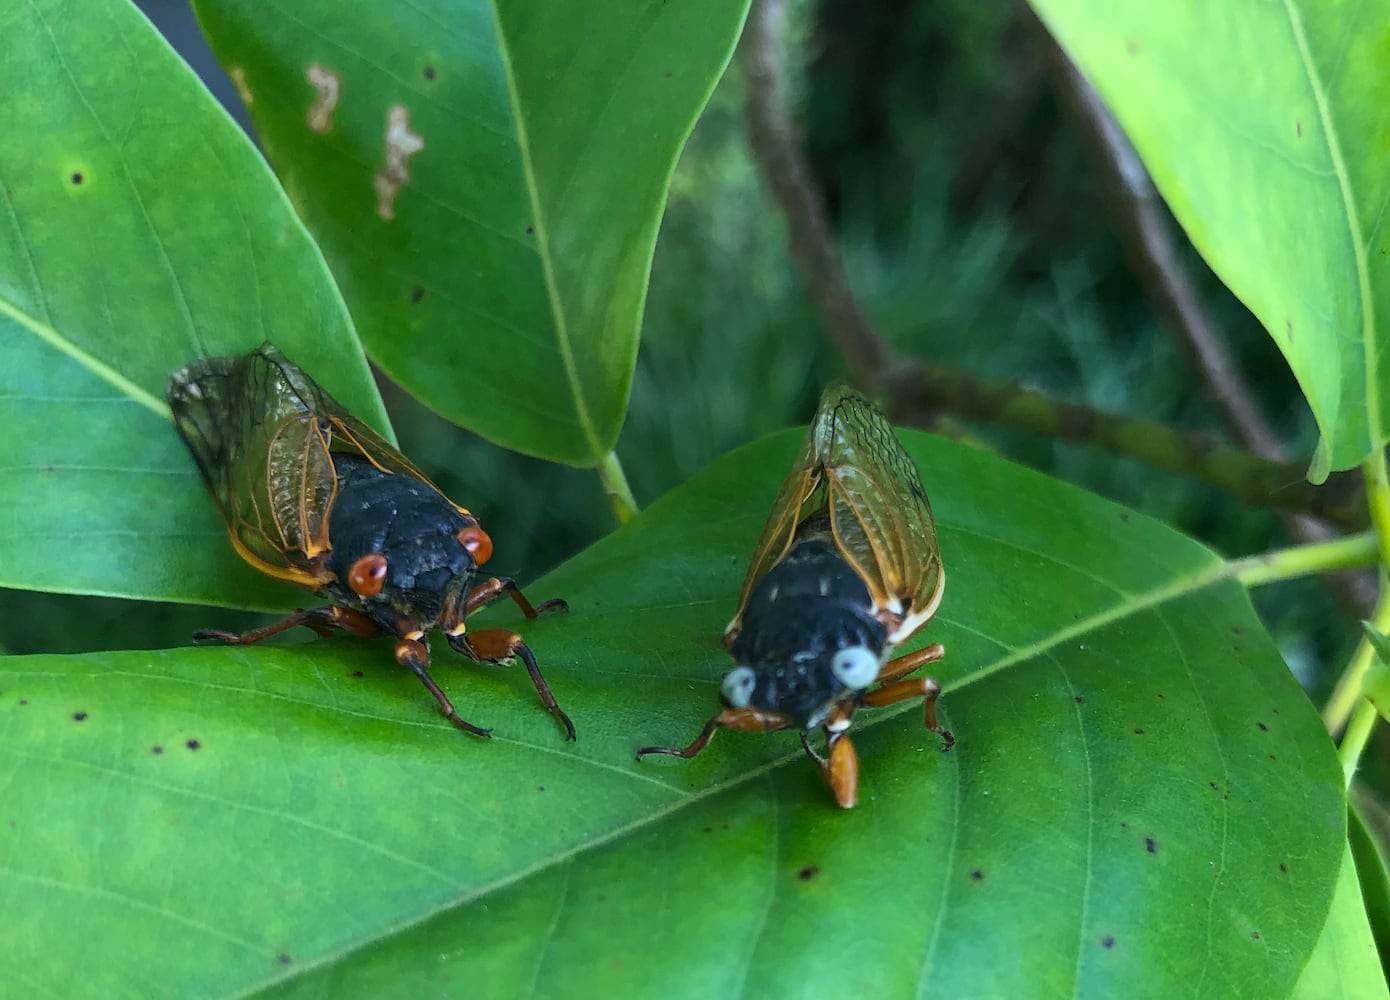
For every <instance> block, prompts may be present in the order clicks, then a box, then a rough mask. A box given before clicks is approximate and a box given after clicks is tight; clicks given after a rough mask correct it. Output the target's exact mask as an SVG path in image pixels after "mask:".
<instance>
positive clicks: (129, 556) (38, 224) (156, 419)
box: [0, 0, 386, 606]
mask: <svg viewBox="0 0 1390 1000" xmlns="http://www.w3.org/2000/svg"><path fill="white" fill-rule="evenodd" d="M4 23H5V38H6V50H7V51H6V56H5V58H4V59H2V60H0V112H3V118H4V120H5V122H6V125H7V127H8V135H9V140H8V141H6V142H4V143H0V199H2V201H0V426H3V427H4V428H5V434H4V436H3V438H0V511H3V512H4V514H3V516H2V517H0V545H3V548H4V551H5V558H4V559H3V560H0V586H6V587H25V588H30V589H36V590H55V591H68V592H77V593H97V594H119V595H122V596H127V597H148V598H171V599H182V600H197V601H204V602H216V603H249V604H252V605H256V604H260V605H262V606H284V605H285V604H286V603H287V601H288V599H287V598H286V597H285V596H284V595H285V593H287V588H284V587H280V586H278V585H275V584H272V583H271V582H270V581H268V580H266V579H264V578H262V577H260V576H259V575H258V574H255V573H253V572H252V571H251V570H250V569H249V568H248V567H246V566H245V565H244V564H242V563H241V561H240V560H239V559H237V558H236V556H235V555H234V554H233V553H232V551H231V547H230V546H229V545H227V543H226V536H225V533H224V532H223V530H222V528H221V526H220V524H219V523H218V522H217V518H216V515H215V513H214V509H213V506H212V504H211V502H210V501H209V500H208V499H207V495H206V491H205V490H204V489H203V486H202V484H201V482H199V480H198V476H197V472H196V470H195V469H194V466H193V462H192V460H191V459H190V458H189V457H188V455H187V453H186V452H185V450H184V448H183V444H182V442H181V441H180V440H179V438H178V435H177V434H176V433H175V432H174V429H173V426H172V424H171V423H170V422H169V419H168V408H167V407H166V406H165V404H164V386H165V384H166V383H167V381H168V378H169V374H170V372H172V371H173V370H174V369H175V368H177V367H179V366H180V365H182V364H184V363H185V362H187V361H189V360H190V359H192V358H194V357H198V356H204V355H213V354H225V353H237V352H241V351H244V350H247V349H249V348H250V347H253V346H254V345H256V344H257V343H259V342H260V341H261V340H264V339H266V338H270V339H272V340H274V341H276V342H277V343H278V344H280V345H281V346H282V347H283V348H284V349H285V350H286V351H287V352H288V353H289V354H290V355H291V356H292V357H295V358H296V359H297V360H299V361H300V362H301V363H302V364H304V365H305V366H306V367H309V368H310V370H311V371H313V372H314V373H315V374H316V376H317V377H318V378H320V379H321V380H322V381H323V383H324V384H325V386H327V387H328V388H329V389H330V391H332V392H333V393H334V394H336V395H337V396H338V397H339V398H340V399H341V400H342V401H343V402H344V403H346V404H348V405H350V406H352V407H353V409H354V410H355V412H357V413H358V414H360V415H361V416H362V417H363V418H364V419H367V420H369V421H371V422H372V423H374V424H376V425H377V426H378V427H382V428H384V427H385V426H386V424H385V417H384V415H383V411H382V408H381V402H380V399H379V397H378V396H377V393H376V389H375V387H374V386H373V384H372V381H371V377H370V373H369V371H368V369H367V366H366V363H365V359H364V358H363V357H362V353H361V349H360V348H359V347H358V346H357V343H356V340H355V338H354V335H353V332H352V327H351V324H350V322H349V320H348V316H347V313H346V311H345V310H344V307H343V303H342V300H341V298H340V297H339V295H338V292H337V290H336V288H335V286H334V285H333V282H332V280H331V278H330V276H329V275H328V272H327V270H326V268H325V267H324V264H323V259H322V257H321V256H320V254H319V252H318V250H317V249H316V248H315V247H314V245H313V243H312V242H311V241H310V240H309V238H308V235H307V234H306V233H305V231H304V230H303V228H302V227H301V226H300V224H299V222H298V221H297V220H296V218H295V216H294V214H293V213H292V211H291V210H290V207H289V205H288V203H287V202H286V200H285V198H284V194H283V192H282V191H281V190H280V188H279V186H278V185H277V183H276V182H275V179H274V177H273V176H272V175H271V173H270V171H269V170H268V169H267V167H266V165H265V163H264V161H262V160H261V158H260V157H259V156H258V155H257V153H256V151H255V149H254V148H253V147H252V146H251V144H250V143H249V142H248V141H247V140H246V138H245V136H244V135H242V134H241V132H240V131H239V130H238V129H237V127H236V126H235V125H234V124H233V123H232V121H231V120H230V119H229V118H228V117H227V116H226V114H225V113H224V112H223V111H222V110H221V109H220V108H219V107H218V106H217V104H216V103H215V102H214V101H213V100H212V98H211V97H210V96H209V95H208V94H207V92H206V91H205V90H203V88H202V85H201V84H199V83H198V82H197V80H196V78H195V77H194V76H193V74H192V72H191V71H190V70H189V69H188V67H187V66H185V65H184V64H183V63H182V62H181V61H180V60H179V59H178V58H177V57H176V56H175V55H174V54H173V52H171V51H170V50H169V48H168V46H167V45H166V44H165V43H164V41H163V39H161V38H160V37H159V35H158V34H157V33H156V32H155V31H154V29H153V28H151V27H150V25H149V23H148V22H146V21H145V19H144V18H143V17H141V16H140V15H139V14H138V13H137V12H136V11H135V9H134V8H133V7H132V6H130V5H129V4H126V3H119V2H117V3H110V2H97V0H76V2H58V0H34V2H30V3H25V4H22V5H19V6H17V7H15V8H13V9H12V10H10V11H9V14H8V16H7V17H6V18H5V19H4Z"/></svg>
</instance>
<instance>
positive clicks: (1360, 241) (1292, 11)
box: [1284, 0, 1386, 450]
mask: <svg viewBox="0 0 1390 1000" xmlns="http://www.w3.org/2000/svg"><path fill="white" fill-rule="evenodd" d="M1284 11H1285V13H1286V14H1287V15H1288V19H1289V28H1290V30H1291V31H1292V32H1293V38H1294V44H1295V45H1296V46H1297V47H1298V57H1299V60H1300V62H1301V63H1302V66H1303V72H1304V75H1305V76H1306V77H1307V80H1308V86H1309V88H1310V89H1311V90H1312V92H1313V100H1314V102H1315V103H1316V105H1317V109H1318V120H1319V122H1320V124H1321V125H1322V132H1323V135H1324V136H1326V137H1327V151H1328V155H1329V156H1331V158H1332V170H1333V174H1334V175H1335V176H1336V178H1337V189H1338V191H1339V192H1340V193H1341V195H1342V208H1343V211H1344V212H1345V214H1346V219H1347V228H1348V230H1349V231H1350V233H1349V235H1350V237H1351V251H1352V256H1353V258H1354V260H1355V263H1356V283H1357V291H1358V292H1359V294H1360V299H1361V353H1362V357H1363V360H1364V362H1365V386H1364V391H1365V396H1366V399H1365V405H1366V424H1367V432H1368V434H1369V437H1370V440H1369V441H1368V442H1366V448H1367V450H1370V449H1374V448H1376V447H1378V446H1379V443H1380V442H1381V441H1382V440H1383V439H1384V438H1385V436H1386V434H1385V431H1384V430H1383V428H1382V425H1381V420H1382V416H1381V411H1380V396H1379V392H1378V391H1377V387H1378V386H1379V384H1380V379H1379V378H1378V373H1379V352H1378V350H1377V349H1376V344H1375V340H1374V338H1375V329H1376V327H1375V302H1374V300H1373V299H1372V297H1371V274H1370V265H1369V263H1368V261H1367V259H1366V239H1365V234H1364V233H1363V232H1362V230H1361V220H1360V218H1359V216H1358V215H1357V214H1356V204H1355V197H1354V194H1353V192H1352V186H1351V178H1350V176H1349V174H1348V172H1347V164H1346V159H1345V157H1344V156H1343V154H1342V142H1341V138H1340V134H1339V132H1338V129H1337V126H1336V123H1335V121H1334V120H1333V115H1332V109H1331V107H1330V106H1329V104H1328V100H1327V91H1326V89H1325V88H1324V85H1323V80H1322V78H1321V77H1320V76H1319V75H1318V73H1317V68H1316V66H1315V65H1314V63H1313V55H1312V52H1311V51H1310V50H1309V48H1308V37H1307V35H1306V34H1305V32H1304V30H1303V16H1302V14H1300V13H1299V10H1298V7H1297V5H1296V4H1295V0H1284Z"/></svg>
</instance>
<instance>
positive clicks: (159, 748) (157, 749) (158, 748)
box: [150, 743, 164, 757]
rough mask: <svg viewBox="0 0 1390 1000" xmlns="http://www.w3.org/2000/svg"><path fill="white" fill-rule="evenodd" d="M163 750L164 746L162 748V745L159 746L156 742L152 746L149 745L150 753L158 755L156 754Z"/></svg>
mask: <svg viewBox="0 0 1390 1000" xmlns="http://www.w3.org/2000/svg"><path fill="white" fill-rule="evenodd" d="M163 752H164V748H163V747H162V746H160V745H159V744H158V743H156V744H155V745H154V746H152V747H150V753H152V754H154V755H155V756H156V757H158V756H159V755H160V754H162V753H163Z"/></svg>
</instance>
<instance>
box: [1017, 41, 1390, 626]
mask: <svg viewBox="0 0 1390 1000" xmlns="http://www.w3.org/2000/svg"><path fill="white" fill-rule="evenodd" d="M1037 24H1038V27H1039V29H1040V32H1039V33H1040V35H1041V36H1042V37H1043V38H1044V39H1045V41H1044V43H1043V44H1044V46H1045V48H1046V50H1047V52H1048V55H1049V57H1050V61H1051V64H1052V69H1053V77H1054V78H1055V80H1056V81H1057V86H1058V89H1059V90H1060V91H1061V92H1062V96H1063V98H1064V99H1066V100H1067V101H1068V103H1070V105H1071V107H1072V109H1073V111H1074V112H1075V115H1076V117H1077V119H1078V121H1079V122H1080V123H1081V125H1082V127H1083V128H1084V130H1085V132H1086V134H1087V137H1088V138H1089V139H1090V141H1091V144H1092V146H1093V147H1094V148H1095V151H1096V154H1097V155H1096V157H1095V159H1096V162H1097V164H1098V166H1099V167H1100V169H1101V170H1102V172H1103V173H1104V174H1105V176H1106V179H1107V181H1108V184H1107V187H1108V189H1109V195H1110V202H1111V206H1112V211H1111V212H1110V213H1109V214H1110V217H1111V218H1113V219H1115V220H1116V221H1117V223H1118V230H1119V234H1120V236H1121V238H1122V239H1123V240H1124V242H1125V244H1126V246H1127V248H1128V252H1129V257H1130V260H1131V263H1132V264H1133V265H1134V268H1135V271H1136V272H1137V274H1138V276H1139V278H1140V280H1141V282H1143V284H1144V287H1145V289H1146V290H1147V292H1148V294H1149V297H1150V298H1151V299H1152V300H1153V302H1154V303H1155V305H1157V307H1158V308H1159V310H1160V311H1161V312H1162V313H1163V314H1164V315H1165V316H1166V317H1167V320H1168V323H1167V327H1168V330H1169V332H1170V333H1171V335H1172V336H1173V339H1174V340H1175V341H1176V342H1177V344H1178V346H1179V347H1181V348H1182V349H1183V350H1184V353H1185V354H1186V356H1187V359H1188V364H1189V366H1190V367H1191V369H1192V370H1193V371H1194V373H1195V374H1196V375H1197V377H1198V378H1199V379H1200V381H1201V383H1202V385H1203V386H1204V388H1205V392H1204V396H1205V397H1206V399H1207V401H1208V402H1209V403H1210V404H1211V405H1212V406H1213V407H1215V409H1216V411H1217V413H1218V414H1220V416H1221V418H1222V420H1223V421H1224V423H1225V424H1226V427H1227V429H1228V430H1229V431H1230V433H1231V435H1232V437H1234V438H1235V440H1237V441H1241V442H1243V443H1244V444H1245V446H1246V447H1248V448H1249V449H1250V451H1252V452H1254V453H1255V454H1256V455H1259V456H1260V457H1262V458H1266V459H1270V460H1271V461H1276V462H1278V461H1283V460H1284V459H1286V458H1287V455H1288V453H1287V450H1286V449H1285V447H1284V443H1283V441H1282V439H1281V438H1280V436H1279V435H1278V433H1277V432H1276V431H1275V430H1274V428H1273V427H1272V426H1271V425H1270V423H1269V421H1268V420H1266V419H1265V416H1264V414H1263V413H1262V412H1261V411H1260V409H1259V406H1258V405H1257V404H1256V396H1255V393H1254V391H1253V390H1252V389H1251V388H1250V386H1249V385H1248V384H1247V383H1246V381H1245V379H1244V378H1243V377H1242V376H1241V374H1240V369H1239V367H1238V366H1237V365H1236V364H1235V362H1234V361H1233V360H1232V358H1231V356H1230V352H1229V351H1228V350H1227V349H1226V344H1225V342H1224V340H1223V339H1222V338H1221V336H1220V335H1219V334H1218V333H1217V330H1216V327H1215V324H1213V323H1212V322H1211V320H1210V318H1209V317H1208V315H1207V312H1206V310H1205V309H1204V308H1203V306H1202V302H1201V295H1200V294H1199V293H1198V291H1197V289H1196V287H1195V286H1194V284H1193V281H1192V278H1191V276H1190V275H1189V273H1188V271H1187V270H1186V269H1185V268H1184V267H1183V264H1182V259H1181V255H1180V252H1179V249H1178V247H1179V244H1178V240H1177V239H1176V238H1175V235H1174V227H1173V223H1172V222H1171V221H1170V219H1169V216H1168V212H1167V209H1166V208H1165V206H1164V204H1163V201H1162V199H1161V198H1160V197H1159V194H1158V191H1157V189H1156V188H1155V187H1154V183H1153V180H1152V178H1150V177H1149V174H1148V171H1147V169H1146V168H1145V167H1144V164H1143V162H1142V161H1141V160H1140V159H1139V154H1138V153H1137V152H1136V151H1135V149H1134V147H1133V145H1131V144H1130V141H1129V138H1128V137H1127V136H1126V135H1125V134H1124V131H1123V130H1122V129H1121V128H1120V124H1119V122H1117V121H1116V120H1115V116H1114V115H1112V114H1111V113H1110V109H1109V108H1107V107H1106V106H1105V103H1104V102H1103V101H1102V100H1101V98H1100V95H1099V94H1098V93H1096V89H1095V87H1093V86H1092V85H1091V83H1090V81H1089V80H1087V79H1086V78H1085V77H1084V76H1083V75H1082V74H1081V71H1080V70H1079V69H1078V68H1077V66H1076V64H1075V63H1073V62H1072V61H1071V58H1070V57H1069V56H1068V55H1067V54H1066V53H1065V52H1064V51H1062V48H1061V46H1060V45H1058V44H1057V41H1056V39H1055V38H1053V37H1052V35H1051V33H1049V32H1048V31H1047V29H1046V28H1045V27H1044V26H1043V25H1042V23H1041V22H1040V21H1039V22H1037ZM1362 507H1363V508H1364V499H1363V501H1362ZM1294 511H1301V512H1303V513H1296V512H1294ZM1305 513H1315V514H1316V513H1319V511H1318V510H1317V509H1316V508H1315V507H1302V506H1298V507H1295V508H1285V509H1284V511H1283V513H1282V514H1281V520H1282V521H1283V524H1284V530H1285V532H1286V533H1287V534H1288V535H1289V536H1290V537H1292V538H1296V539H1298V540H1300V541H1304V542H1318V541H1326V540H1327V539H1329V538H1331V537H1333V534H1334V532H1333V531H1331V530H1330V529H1329V527H1328V525H1326V524H1324V523H1321V522H1319V521H1317V520H1315V519H1313V518H1310V517H1307V516H1305ZM1333 520H1338V519H1337V518H1334V519H1333ZM1338 523H1339V524H1343V525H1345V524H1346V522H1345V521H1340V520H1338ZM1328 579H1329V580H1330V581H1331V583H1332V585H1333V586H1334V588H1335V589H1336V590H1337V591H1338V593H1339V595H1340V596H1341V598H1342V599H1343V601H1344V603H1347V604H1348V605H1349V606H1350V607H1351V608H1352V609H1353V610H1354V611H1355V613H1356V614H1357V615H1358V616H1364V615H1366V614H1368V613H1369V612H1370V609H1371V606H1372V605H1373V604H1374V602H1375V595H1376V580H1375V577H1374V575H1373V574H1370V573H1357V572H1352V571H1347V572H1343V573H1337V574H1333V575H1331V576H1329V577H1328Z"/></svg>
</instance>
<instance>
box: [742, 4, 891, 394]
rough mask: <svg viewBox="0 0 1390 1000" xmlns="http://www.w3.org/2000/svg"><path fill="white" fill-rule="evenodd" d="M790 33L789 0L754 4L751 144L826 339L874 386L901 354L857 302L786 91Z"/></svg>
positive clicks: (748, 30)
mask: <svg viewBox="0 0 1390 1000" xmlns="http://www.w3.org/2000/svg"><path fill="white" fill-rule="evenodd" d="M785 36H786V4H785V3H784V2H783V0H754V3H753V6H752V9H751V10H749V12H748V23H747V25H746V26H745V28H744V32H743V55H744V57H745V58H744V66H745V67H746V69H747V73H748V94H747V121H748V140H749V143H750V145H751V146H752V148H753V157H754V159H755V160H756V161H757V164H758V170H759V172H760V173H761V174H762V178H763V182H764V183H765V184H766V185H767V186H768V188H769V190H770V191H771V193H772V196H773V198H774V199H775V200H776V201H777V203H778V205H780V206H781V209H782V214H783V216H784V217H785V218H786V220H787V227H788V229H789V230H790V232H789V234H788V235H789V237H790V241H791V245H792V247H793V250H794V254H793V256H794V257H795V260H796V263H797V265H798V267H799V268H800V270H801V280H802V282H803V283H804V284H805V286H806V292H807V295H809V296H810V298H811V301H812V304H813V305H814V306H815V307H816V309H817V311H818V312H819V313H820V315H821V317H822V319H823V321H824V323H825V332H826V334H827V335H828V336H829V337H830V340H831V342H832V343H834V345H835V346H836V348H838V349H839V351H840V354H841V355H843V356H844V359H845V362H846V364H847V365H848V366H849V370H850V376H851V377H852V378H853V380H854V381H855V382H856V383H857V384H859V385H861V386H865V387H866V388H873V387H875V383H876V382H877V381H878V379H879V378H880V377H881V375H882V374H883V373H884V372H885V371H887V370H888V369H889V368H890V362H891V361H892V360H894V357H893V352H892V351H891V350H890V349H889V348H888V346H887V345H886V344H885V343H884V342H883V340H882V338H880V337H879V335H878V332H877V331H876V330H875V329H874V328H873V326H872V324H870V323H869V320H868V318H867V317H866V316H865V315H864V314H863V312H861V311H860V309H859V304H858V302H856V301H855V298H854V293H853V292H852V291H851V290H850V287H849V279H848V278H847V277H846V275H845V269H844V266H843V265H842V264H841V263H840V255H839V250H838V249H837V247H836V245H835V238H834V236H833V234H832V233H831V230H830V226H829V224H828V223H827V222H826V219H825V212H824V210H823V209H822V207H821V202H820V195H819V193H818V192H817V190H816V187H815V184H814V182H813V181H812V179H811V171H810V168H809V166H808V165H807V164H806V161H805V159H804V158H803V157H802V155H801V145H800V143H799V141H798V139H797V135H796V130H795V129H794V127H793V126H792V122H791V118H790V116H789V115H788V113H787V103H786V101H785V99H784V98H783V94H782V89H783V84H782V81H783V80H785V79H786V74H785V71H784V70H785V66H784V63H785V56H786V47H785V45H784V44H783V39H784V38H785Z"/></svg>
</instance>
